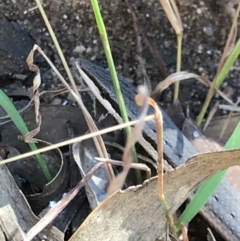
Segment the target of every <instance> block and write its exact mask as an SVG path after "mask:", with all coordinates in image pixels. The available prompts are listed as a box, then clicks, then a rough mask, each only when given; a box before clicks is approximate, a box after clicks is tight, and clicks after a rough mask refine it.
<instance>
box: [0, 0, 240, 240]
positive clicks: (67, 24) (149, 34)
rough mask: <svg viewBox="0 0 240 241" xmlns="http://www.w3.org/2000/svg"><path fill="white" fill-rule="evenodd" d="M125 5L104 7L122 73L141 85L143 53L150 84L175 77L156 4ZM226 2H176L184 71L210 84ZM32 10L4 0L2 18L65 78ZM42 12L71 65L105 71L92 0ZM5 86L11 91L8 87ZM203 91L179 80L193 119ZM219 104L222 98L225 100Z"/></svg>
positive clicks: (225, 23) (50, 5)
mask: <svg viewBox="0 0 240 241" xmlns="http://www.w3.org/2000/svg"><path fill="white" fill-rule="evenodd" d="M126 2H127V1H124V0H122V1H121V0H112V1H111V2H109V1H101V10H102V14H103V18H104V21H105V25H106V28H107V33H108V36H109V39H110V44H111V48H112V53H113V58H114V61H115V65H116V68H117V71H118V72H119V73H121V74H122V75H124V76H125V77H127V78H129V79H130V80H133V82H134V84H139V83H142V81H143V74H142V69H141V66H140V64H139V61H138V58H137V57H138V56H139V52H141V55H142V58H143V60H144V61H145V68H146V71H147V74H148V77H149V79H150V80H151V83H152V86H153V87H155V86H156V85H157V83H159V82H160V81H161V80H163V79H164V78H165V77H166V76H167V75H168V74H169V73H173V72H175V69H176V36H175V33H174V30H173V29H172V27H171V25H170V23H169V21H168V20H167V18H166V15H165V13H164V11H163V10H162V8H161V6H160V3H159V2H158V1H155V0H148V1H145V0H142V1H135V0H129V2H128V4H129V5H128V4H127V3H126ZM228 2H231V1H223V0H216V1H215V0H203V1H198V0H191V1H190V0H179V1H178V5H179V10H180V13H181V17H182V21H183V26H184V38H183V50H182V70H185V71H189V72H192V73H195V74H199V75H205V76H207V77H208V78H209V79H210V80H212V79H213V77H214V75H215V73H216V70H217V66H218V63H219V61H220V57H221V53H222V51H223V48H224V45H225V42H226V39H227V37H228V33H229V31H230V27H231V18H230V12H228V9H227V8H226V6H227V5H226V4H227V3H228ZM232 2H234V1H232ZM129 6H131V8H132V10H133V12H134V13H135V15H136V18H137V20H138V21H137V22H135V24H137V25H138V33H136V31H135V28H134V21H133V17H132V14H131V11H130V9H129ZM33 7H35V1H33V0H32V1H26V0H18V1H13V0H1V2H0V17H3V16H4V17H5V18H6V19H8V20H9V21H14V22H17V23H19V24H21V25H22V26H24V27H25V28H26V29H28V30H29V32H30V35H31V37H32V38H33V39H34V40H35V41H36V43H37V44H38V45H39V46H40V47H41V48H42V49H43V50H44V52H45V53H46V54H47V56H48V57H49V58H50V59H51V60H52V61H53V63H54V64H55V65H56V67H57V68H58V70H59V71H60V72H61V73H64V70H63V67H62V64H61V62H60V60H59V57H58V55H57V53H56V50H55V47H54V45H53V43H52V41H51V38H50V36H49V33H48V31H47V29H46V27H45V25H44V22H43V20H42V17H41V15H40V13H39V11H38V9H35V10H31V8H33ZM43 7H44V9H45V11H46V14H47V16H48V17H49V20H50V23H51V25H52V27H53V29H54V31H55V33H56V36H57V38H58V41H59V43H60V46H61V47H62V50H63V53H64V55H65V57H66V59H67V61H68V62H69V63H70V62H71V60H74V59H75V58H78V57H80V56H82V55H84V56H85V57H87V58H88V59H90V60H92V61H94V62H96V63H98V64H100V65H102V66H104V67H107V63H106V59H105V56H104V52H103V48H102V43H101V40H100V37H99V34H98V30H97V27H96V24H95V19H94V15H93V11H92V9H91V5H90V1H89V0H82V1H79V0H69V1H61V0H53V1H46V0H44V1H43ZM137 37H140V43H141V48H140V49H139V46H138V44H137ZM149 47H150V48H149ZM151 49H152V51H151ZM160 59H162V61H163V62H161V61H160ZM37 64H38V66H39V67H40V69H41V72H42V80H43V86H45V87H44V88H46V89H49V88H50V89H56V88H58V86H59V81H58V79H57V77H56V76H55V75H54V74H53V73H52V71H51V70H50V68H49V67H48V65H47V64H46V62H45V61H44V60H43V58H42V57H38V58H37ZM238 70H239V61H237V63H236V64H235V67H233V68H232V71H231V73H230V74H229V75H228V77H227V79H226V82H225V84H224V87H223V88H222V90H223V91H225V92H227V91H229V90H231V96H230V97H231V98H232V99H233V100H235V99H236V97H237V96H238V95H239V94H240V88H239V87H240V82H239V81H238V78H239V75H240V74H239V71H238ZM15 74H16V73H15ZM23 74H24V75H25V76H26V78H25V79H24V80H22V84H23V85H25V86H28V87H29V86H31V84H32V83H31V81H32V74H31V72H30V71H24V72H23ZM5 86H7V83H6V84H5ZM206 93H207V88H206V87H204V86H203V85H202V84H200V83H198V82H197V81H196V80H193V79H190V80H186V81H183V82H182V85H181V97H182V101H183V102H184V103H185V102H187V103H189V107H190V113H191V116H192V117H194V118H195V117H196V115H197V114H198V113H199V111H200V109H201V107H202V104H203V102H204V100H205V97H206ZM218 99H219V100H221V99H220V98H219V97H218V96H215V98H214V100H213V101H212V103H211V106H212V105H213V104H214V103H215V102H216V100H218ZM159 100H160V101H161V103H164V104H167V103H171V101H172V90H171V89H169V90H167V91H165V92H164V93H163V95H162V96H161V97H160V98H159ZM221 102H223V101H222V100H221ZM225 113H226V112H223V111H222V112H220V111H219V112H218V114H225ZM196 219H197V223H199V222H202V220H201V217H200V216H198V217H197V218H196ZM196 219H195V220H196ZM199 220H200V221H199ZM195 230H197V231H198V232H197V233H195V235H193V236H194V237H193V238H192V239H191V240H204V238H203V237H201V238H199V239H198V238H197V237H198V235H199V236H200V234H199V232H200V233H201V232H203V233H205V231H202V230H201V231H199V226H198V224H196V226H195ZM204 230H205V229H204ZM193 233H194V232H193ZM205 240H206V236H205ZM218 240H220V239H218Z"/></svg>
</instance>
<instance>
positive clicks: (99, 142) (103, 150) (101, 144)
mask: <svg viewBox="0 0 240 241" xmlns="http://www.w3.org/2000/svg"><path fill="white" fill-rule="evenodd" d="M35 1H36V3H37V6H38V8H39V11H40V13H41V15H42V17H43V19H44V22H45V24H46V26H47V28H48V31H49V33H50V35H51V37H52V40H53V42H54V45H55V47H56V49H57V52H58V54H59V57H60V59H61V61H62V63H63V66H64V68H65V71H66V73H67V76H68V78H69V80H70V82H71V84H72V87H73V90H74V91H72V89H71V88H70V86H69V85H68V84H67V82H66V81H65V80H64V78H60V79H61V80H62V83H63V84H64V85H65V87H66V88H68V90H69V91H70V90H71V91H70V93H71V94H73V97H74V98H75V99H76V101H77V103H78V105H79V107H80V108H81V110H82V112H83V115H84V118H85V120H86V122H87V124H88V127H89V130H90V132H95V131H97V130H98V129H97V127H96V125H95V123H94V121H93V119H92V117H91V115H90V114H89V112H88V110H87V109H86V107H85V106H84V104H83V101H82V99H81V97H80V94H79V92H78V90H77V86H76V83H75V82H74V79H73V76H72V74H71V71H70V69H69V67H68V64H67V62H66V59H65V57H64V55H63V52H62V50H61V47H60V45H59V43H58V40H57V38H56V36H55V33H54V31H53V29H52V26H51V24H50V22H49V20H48V18H47V15H46V13H45V11H44V9H43V7H42V4H41V2H40V0H35ZM41 54H42V55H43V54H44V53H43V52H42V53H41ZM45 59H46V58H45ZM47 61H48V63H49V62H51V61H50V60H47ZM52 66H53V64H52V65H51V67H52ZM54 68H55V67H54ZM55 69H56V68H55ZM55 72H56V71H55ZM57 72H58V71H57ZM58 73H59V72H58ZM59 75H60V73H59ZM59 75H58V76H59ZM61 77H62V76H61ZM93 141H94V144H95V146H96V149H97V151H98V153H99V155H100V156H101V157H106V158H107V157H108V154H107V150H106V147H105V145H104V142H103V140H102V137H101V136H96V137H94V138H93ZM104 167H105V169H106V173H107V176H108V179H109V180H111V179H112V178H113V177H114V173H113V170H112V167H111V166H110V165H104Z"/></svg>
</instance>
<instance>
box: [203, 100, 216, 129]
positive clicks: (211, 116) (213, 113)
mask: <svg viewBox="0 0 240 241" xmlns="http://www.w3.org/2000/svg"><path fill="white" fill-rule="evenodd" d="M219 103H220V102H219V101H217V102H216V103H215V105H214V106H213V108H212V109H211V111H210V113H209V115H208V117H207V119H206V122H205V124H204V127H203V131H205V130H206V129H207V127H208V125H209V123H210V122H211V120H212V118H213V116H214V115H215V113H216V111H217V110H218V107H219Z"/></svg>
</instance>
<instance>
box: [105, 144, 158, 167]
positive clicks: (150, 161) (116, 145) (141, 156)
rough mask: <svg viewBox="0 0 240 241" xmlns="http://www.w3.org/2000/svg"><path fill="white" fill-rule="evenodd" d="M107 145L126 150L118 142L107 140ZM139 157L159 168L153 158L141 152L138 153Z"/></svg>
mask: <svg viewBox="0 0 240 241" xmlns="http://www.w3.org/2000/svg"><path fill="white" fill-rule="evenodd" d="M105 145H108V146H112V147H116V148H117V149H119V150H121V151H124V147H123V146H121V145H119V144H117V143H111V142H108V141H105ZM137 157H138V158H139V159H141V160H142V161H144V162H147V163H150V164H151V165H152V166H153V167H154V168H155V169H157V166H156V162H154V161H152V159H150V158H148V157H145V156H143V155H141V154H137Z"/></svg>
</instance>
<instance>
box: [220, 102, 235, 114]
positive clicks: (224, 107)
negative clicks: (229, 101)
mask: <svg viewBox="0 0 240 241" xmlns="http://www.w3.org/2000/svg"><path fill="white" fill-rule="evenodd" d="M219 108H220V109H223V110H230V111H236V112H240V107H238V106H234V105H224V104H221V105H219Z"/></svg>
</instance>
